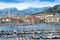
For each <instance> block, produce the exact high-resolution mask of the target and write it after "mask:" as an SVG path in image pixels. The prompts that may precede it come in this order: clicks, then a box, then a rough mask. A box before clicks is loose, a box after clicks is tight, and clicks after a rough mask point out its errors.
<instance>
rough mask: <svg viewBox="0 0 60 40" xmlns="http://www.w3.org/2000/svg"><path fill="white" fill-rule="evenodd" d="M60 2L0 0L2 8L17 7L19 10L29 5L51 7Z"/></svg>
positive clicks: (58, 0) (52, 0)
mask: <svg viewBox="0 0 60 40" xmlns="http://www.w3.org/2000/svg"><path fill="white" fill-rule="evenodd" d="M57 4H60V0H0V9H4V8H12V7H16V8H17V9H19V10H22V9H26V8H29V7H49V6H54V5H57Z"/></svg>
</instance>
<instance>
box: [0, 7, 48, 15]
mask: <svg viewBox="0 0 60 40" xmlns="http://www.w3.org/2000/svg"><path fill="white" fill-rule="evenodd" d="M47 8H48V7H43V8H34V7H29V8H27V9H24V10H18V9H16V8H5V9H3V10H0V16H2V15H3V16H7V15H8V14H9V13H10V15H17V16H21V15H28V14H35V13H38V12H43V11H44V10H46V9H47Z"/></svg>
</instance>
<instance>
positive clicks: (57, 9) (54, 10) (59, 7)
mask: <svg viewBox="0 0 60 40" xmlns="http://www.w3.org/2000/svg"><path fill="white" fill-rule="evenodd" d="M44 12H45V13H60V5H55V6H54V7H50V8H48V9H46V10H45V11H44Z"/></svg>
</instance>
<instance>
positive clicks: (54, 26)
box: [0, 23, 60, 31]
mask: <svg viewBox="0 0 60 40" xmlns="http://www.w3.org/2000/svg"><path fill="white" fill-rule="evenodd" d="M33 29H34V30H38V29H60V25H58V24H54V23H49V24H47V23H40V24H36V25H30V26H7V25H4V26H0V30H4V31H11V30H21V31H23V30H33Z"/></svg>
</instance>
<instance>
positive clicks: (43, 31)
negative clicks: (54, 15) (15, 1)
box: [0, 23, 60, 40]
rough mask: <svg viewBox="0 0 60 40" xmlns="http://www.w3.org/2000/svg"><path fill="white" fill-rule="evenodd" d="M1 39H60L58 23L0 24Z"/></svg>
mask: <svg viewBox="0 0 60 40" xmlns="http://www.w3.org/2000/svg"><path fill="white" fill-rule="evenodd" d="M0 39H1V40H4V39H5V40H44V39H51V40H53V39H60V25H57V24H54V23H52V24H47V23H40V24H36V25H29V26H8V25H4V26H0Z"/></svg>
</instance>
